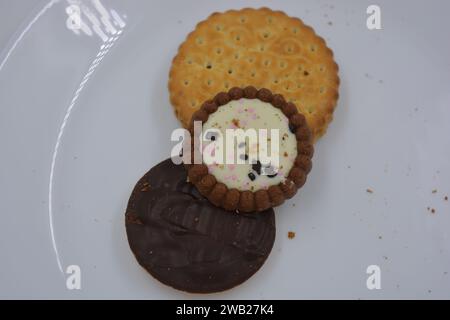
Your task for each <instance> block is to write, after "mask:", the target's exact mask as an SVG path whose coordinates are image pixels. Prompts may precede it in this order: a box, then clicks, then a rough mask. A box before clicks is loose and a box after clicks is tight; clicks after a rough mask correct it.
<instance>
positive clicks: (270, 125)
mask: <svg viewBox="0 0 450 320" xmlns="http://www.w3.org/2000/svg"><path fill="white" fill-rule="evenodd" d="M287 105H290V106H291V107H286V106H287ZM211 106H214V107H213V108H211ZM213 110H215V111H213ZM205 114H206V116H204V115H205ZM198 115H201V116H198ZM195 121H200V122H201V124H202V132H201V136H199V132H195V131H194V128H195V127H196V126H195V125H194V122H195ZM190 133H191V136H193V137H197V136H199V137H198V138H194V139H192V140H195V139H196V141H198V142H197V143H192V144H191V151H192V152H191V160H193V159H194V158H195V157H194V156H193V155H194V154H197V155H198V154H200V156H199V157H197V159H201V163H198V164H196V163H193V164H187V168H188V177H189V180H190V182H192V183H193V184H194V185H195V186H196V187H197V189H198V190H199V192H200V193H201V194H202V195H204V196H205V197H207V198H208V199H209V200H210V201H211V202H212V203H213V204H214V205H216V206H219V207H222V208H224V209H226V210H238V211H243V212H251V211H264V210H266V209H268V208H271V207H274V206H278V205H280V204H282V203H283V202H284V200H285V199H289V198H291V197H293V196H294V195H295V193H296V192H297V189H298V188H300V187H302V186H303V185H304V183H305V182H306V176H307V174H308V173H309V172H310V171H311V167H312V162H311V158H312V155H313V153H314V148H313V146H312V139H311V134H310V130H309V127H308V124H307V122H306V121H305V118H304V116H303V115H302V114H300V113H298V111H297V108H296V107H295V105H293V104H292V103H288V102H286V100H285V98H284V97H283V96H282V95H280V94H273V93H272V92H271V91H270V90H268V89H267V88H260V89H257V88H255V87H252V86H248V87H245V88H239V87H234V88H231V89H230V90H229V91H228V92H221V93H219V94H216V95H215V96H214V98H213V99H210V100H207V101H206V102H205V103H204V104H203V105H202V107H201V108H200V109H199V110H198V111H197V112H196V113H195V114H194V115H193V117H192V120H191V125H190ZM200 142H201V143H200Z"/></svg>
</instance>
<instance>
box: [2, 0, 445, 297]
mask: <svg viewBox="0 0 450 320" xmlns="http://www.w3.org/2000/svg"><path fill="white" fill-rule="evenodd" d="M83 2H86V3H88V1H83ZM102 2H103V4H104V6H105V7H106V8H107V9H108V10H109V9H112V8H114V9H115V10H116V11H117V12H118V13H119V14H120V15H121V16H122V17H124V19H125V21H126V23H127V25H126V26H125V28H124V32H123V34H122V35H121V36H120V38H119V39H118V40H117V41H116V42H115V43H114V46H113V47H112V48H111V50H110V51H109V52H108V53H107V54H106V55H105V57H104V59H103V60H102V61H101V63H100V64H99V65H98V66H97V67H96V69H95V72H94V73H93V74H92V75H91V77H90V78H89V81H88V82H87V83H86V84H85V85H84V87H83V90H81V92H80V93H79V96H78V99H76V101H75V103H74V104H73V109H72V112H71V113H70V117H69V118H68V121H67V124H66V126H65V128H64V132H63V135H62V137H61V141H60V146H59V149H58V154H57V156H56V162H55V166H54V176H53V193H52V211H51V216H52V225H53V231H54V233H53V237H52V233H51V223H50V215H49V179H50V168H51V163H52V156H53V153H54V149H55V143H56V139H57V136H58V132H59V131H60V128H61V124H62V122H63V119H64V117H65V115H66V112H67V109H68V107H69V105H70V104H71V101H72V99H73V97H74V95H75V92H76V91H77V89H78V88H79V85H80V82H82V80H83V77H84V76H85V74H86V73H87V72H88V69H89V67H90V65H91V62H92V61H93V60H94V58H95V56H96V55H97V53H98V50H99V47H100V45H101V41H100V39H99V38H98V37H96V36H92V37H89V36H86V35H79V36H77V35H75V34H74V33H73V32H72V31H71V30H68V29H67V28H66V19H67V15H66V13H65V11H64V9H65V7H66V6H67V3H66V2H65V1H62V0H61V1H60V2H59V3H56V4H55V5H53V6H52V7H50V8H49V9H48V10H46V11H45V12H43V13H42V12H41V13H42V14H41V15H40V16H39V18H38V19H34V18H35V17H36V15H37V14H38V13H39V12H40V10H41V9H42V8H43V7H44V6H45V5H46V4H47V2H46V1H13V0H0V50H1V51H0V63H2V64H3V66H2V68H1V69H0V147H1V149H0V161H1V162H0V164H1V165H0V199H1V201H0V215H1V222H0V298H67V299H72V298H146V299H154V298H168V299H170V298H198V297H200V298H223V299H231V298H232V299H241V298H248V299H270V298H285V299H299V298H350V299H357V298H361V299H380V298H447V299H448V298H450V275H449V274H447V272H450V251H449V240H450V239H449V233H450V202H449V201H444V199H443V198H444V196H446V195H447V196H450V163H449V156H450V128H449V122H450V90H449V87H450V61H449V57H450V42H449V41H448V23H447V18H448V12H450V2H448V1H377V2H375V3H376V4H378V5H380V7H381V9H382V27H383V29H382V30H376V31H369V30H368V29H367V28H366V17H367V15H366V8H367V6H368V5H369V4H373V3H374V2H372V1H370V2H369V1H339V2H338V1H335V2H334V1H251V2H250V1H247V2H245V1H221V2H219V1H189V2H188V1H137V0H136V1H126V2H125V1H118V0H117V1H113V0H111V1H110V0H103V1H102ZM250 5H251V6H253V7H260V6H263V5H266V6H269V7H271V8H273V9H280V10H283V11H285V12H287V13H288V14H289V15H291V16H297V17H300V18H301V19H303V20H304V21H305V23H307V24H309V25H311V26H313V27H314V29H315V30H316V32H317V33H318V34H320V35H321V36H323V37H324V38H325V39H326V40H327V43H328V45H329V46H330V47H331V48H332V49H333V51H334V52H335V56H336V60H337V62H338V64H339V66H340V78H341V88H340V96H341V97H340V100H339V103H338V108H337V110H336V112H335V119H334V121H333V122H332V124H331V125H330V127H329V130H328V133H327V135H326V136H325V137H324V138H323V139H321V140H320V141H319V142H318V143H317V145H316V153H315V156H314V162H313V164H314V166H313V171H312V172H311V174H310V176H309V178H308V182H307V184H306V185H305V187H304V188H303V189H302V190H301V192H300V193H299V194H298V195H297V196H296V197H295V198H294V199H292V200H291V201H289V202H287V203H285V204H284V205H283V206H282V207H280V208H277V209H276V220H277V239H276V242H275V246H274V249H273V251H272V253H271V255H270V257H269V259H268V260H267V262H266V264H265V265H264V266H263V267H262V269H261V270H260V271H259V272H258V273H257V274H256V275H255V276H253V277H252V278H251V279H250V280H248V281H247V282H245V283H244V284H242V285H241V286H239V287H237V288H235V289H233V290H230V291H227V292H224V293H220V294H214V295H208V296H199V295H189V294H185V293H181V292H178V291H175V290H173V289H171V288H168V287H165V286H163V285H161V284H159V283H158V282H157V281H155V280H154V279H152V278H151V277H150V276H149V275H147V274H146V272H145V271H144V270H143V269H141V268H140V267H139V266H138V264H137V262H136V261H135V259H134V257H133V255H132V253H131V251H130V250H129V247H128V243H127V240H126V234H125V228H124V210H125V207H126V203H127V201H128V197H129V194H130V192H131V189H132V187H133V186H134V183H135V182H136V181H137V179H139V178H140V177H141V175H142V174H143V173H145V172H146V171H147V170H148V169H149V168H150V167H152V166H153V165H155V164H157V163H158V162H159V161H161V160H163V159H165V158H167V157H168V156H169V151H170V148H171V146H172V145H171V144H170V141H169V138H170V133H171V131H172V130H173V129H174V128H176V127H178V126H179V124H178V122H177V120H176V119H175V116H174V114H173V111H172V109H171V106H170V104H169V99H168V92H167V80H168V71H169V67H170V62H171V59H172V57H173V56H174V55H175V54H176V50H177V47H178V45H179V44H180V43H181V42H182V41H183V39H184V38H185V37H186V35H187V33H188V32H189V31H191V30H192V29H193V28H194V26H195V24H196V23H197V22H199V21H200V20H202V19H205V18H206V17H207V16H208V15H209V14H210V13H212V12H214V11H224V10H227V9H230V8H241V7H245V6H250ZM33 21H34V22H33ZM30 22H32V23H31V24H30ZM329 22H331V24H330V23H329ZM24 31H25V32H24ZM19 38H20V39H21V40H18V39H19ZM367 188H371V189H373V193H367V192H366V189H367ZM434 189H436V190H437V192H436V193H432V190H434ZM427 207H430V208H434V209H435V213H434V214H432V213H431V212H430V211H429V210H427ZM288 231H294V232H296V237H295V239H292V240H289V239H288V238H287V233H288ZM55 248H56V249H57V252H58V256H59V259H60V262H61V265H62V268H63V269H65V268H66V267H67V266H68V265H71V264H77V265H79V266H80V267H81V270H82V289H81V290H78V291H77V290H73V291H69V290H67V289H66V286H65V278H66V275H65V274H63V273H61V271H60V270H59V269H58V264H57V259H56V257H57V256H56V252H55ZM371 264H376V265H379V266H380V267H381V272H382V280H381V283H382V289H381V290H368V289H367V288H366V278H367V276H368V275H367V274H366V268H367V266H369V265H371Z"/></svg>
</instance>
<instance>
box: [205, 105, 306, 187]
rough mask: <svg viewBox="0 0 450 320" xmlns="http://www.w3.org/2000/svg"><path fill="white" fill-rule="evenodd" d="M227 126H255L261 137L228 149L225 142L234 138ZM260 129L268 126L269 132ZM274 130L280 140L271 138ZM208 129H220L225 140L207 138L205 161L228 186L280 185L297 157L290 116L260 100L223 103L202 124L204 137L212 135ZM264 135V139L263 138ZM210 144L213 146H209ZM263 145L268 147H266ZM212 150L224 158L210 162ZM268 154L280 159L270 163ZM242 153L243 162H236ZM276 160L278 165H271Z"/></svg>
mask: <svg viewBox="0 0 450 320" xmlns="http://www.w3.org/2000/svg"><path fill="white" fill-rule="evenodd" d="M227 129H242V130H244V131H246V130H248V129H255V130H256V136H257V137H258V138H257V140H256V141H255V140H252V141H250V140H247V141H246V143H245V144H243V143H240V144H239V143H235V149H234V150H229V149H227V147H226V145H227V143H229V142H230V140H231V139H228V141H227V132H226V130H227ZM260 129H266V130H267V135H266V136H264V135H263V132H262V131H261V130H260ZM271 129H275V131H277V132H278V139H277V141H274V140H271V137H272V138H273V137H274V136H273V135H272V134H273V133H274V132H272V131H271ZM208 131H212V132H214V131H215V132H217V131H220V133H221V136H222V138H223V141H221V143H219V139H218V140H215V141H212V142H206V141H204V142H203V150H204V151H205V150H207V151H208V153H205V152H204V154H203V160H204V162H205V163H207V165H208V169H209V172H210V173H211V174H212V175H214V176H215V177H216V179H217V181H219V182H222V183H224V184H225V185H226V186H227V187H228V188H237V189H238V190H240V191H244V190H250V191H257V190H260V189H267V188H268V187H269V186H272V185H277V184H279V183H280V182H283V181H284V180H285V179H286V177H287V175H288V174H289V171H290V170H291V168H292V165H293V163H294V161H295V158H296V156H297V140H296V138H295V135H294V134H293V133H292V132H291V131H290V130H289V119H288V118H287V117H286V116H285V115H284V114H283V112H281V110H279V109H277V108H275V107H274V106H272V105H271V104H270V103H267V102H263V101H261V100H258V99H240V100H232V101H230V102H229V103H227V104H226V105H223V106H221V107H220V108H219V109H218V110H217V111H216V112H214V113H212V114H210V115H209V118H208V120H207V121H206V122H205V123H204V124H203V133H204V136H205V135H207V136H208V138H209V137H210V136H211V134H207V132H208ZM247 132H249V131H247ZM205 133H206V134H205ZM261 138H262V139H263V140H264V141H262V140H260V139H261ZM222 142H223V144H222ZM251 142H253V143H251ZM277 142H278V148H276V147H275V148H272V143H277ZM211 143H212V144H213V145H212V146H211V145H210V146H208V145H209V144H211ZM264 145H266V146H267V148H264ZM276 149H278V152H276V151H277V150H276ZM212 150H213V153H214V155H216V153H218V154H219V155H221V157H220V158H221V159H222V161H217V162H218V163H211V161H210V159H206V156H207V155H210V152H211V151H212ZM272 150H273V152H272ZM265 153H267V154H268V155H269V157H270V158H272V160H274V159H275V160H278V161H272V163H268V162H267V159H266V160H264V158H263V157H262V155H264V154H265ZM240 154H241V162H245V163H244V164H239V162H237V159H238V157H239V155H240ZM233 155H234V158H233ZM245 155H247V157H248V158H247V157H246V156H245ZM252 155H255V157H256V158H255V159H254V160H255V161H258V160H260V163H261V166H260V169H259V170H258V168H259V166H258V164H256V165H252V163H250V160H252V159H251V156H252ZM274 157H275V158H274ZM245 158H247V160H245ZM206 160H208V161H206ZM273 163H275V164H276V165H272V164H273ZM275 174H276V175H275Z"/></svg>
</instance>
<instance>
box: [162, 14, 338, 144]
mask: <svg viewBox="0 0 450 320" xmlns="http://www.w3.org/2000/svg"><path fill="white" fill-rule="evenodd" d="M247 85H253V86H255V87H257V88H263V87H265V88H268V89H270V90H272V91H275V92H279V93H280V94H282V95H283V96H284V97H286V99H288V100H289V101H292V102H294V103H295V104H296V105H297V107H298V109H299V112H301V113H303V114H304V115H305V117H306V119H307V122H308V125H309V126H310V128H311V130H312V132H313V135H314V139H315V140H316V139H317V138H319V137H320V136H322V135H323V134H324V133H325V131H326V129H327V126H328V124H329V123H330V122H331V120H332V118H333V111H334V108H335V106H336V102H337V99H338V89H339V77H338V65H337V64H336V62H335V61H334V59H333V52H332V51H331V50H330V49H329V48H328V47H327V46H326V43H325V41H324V40H323V39H322V38H321V37H319V36H317V35H316V34H315V32H314V30H313V29H312V28H311V27H309V26H307V25H305V24H304V23H303V22H302V21H301V20H300V19H298V18H291V17H289V16H287V15H286V14H285V13H283V12H281V11H272V10H270V9H268V8H261V9H250V8H246V9H242V10H239V11H236V10H230V11H227V12H224V13H213V14H212V15H211V16H210V17H209V18H208V19H206V20H204V21H202V22H200V23H199V24H198V25H197V27H196V28H195V30H194V31H192V32H191V33H190V34H189V35H188V37H187V39H186V40H185V42H183V43H182V44H181V45H180V47H179V50H178V54H177V55H176V56H175V58H174V59H173V62H172V67H171V70H170V74H169V91H170V101H171V103H172V105H173V107H174V109H175V114H176V116H177V118H178V119H179V120H180V121H181V123H182V124H183V126H185V127H188V126H189V121H190V119H191V116H192V114H193V113H194V112H195V111H196V110H198V109H199V108H200V106H201V105H202V103H203V102H205V101H206V99H208V98H209V97H211V96H214V95H215V94H216V93H218V92H221V91H227V90H228V89H230V88H232V87H235V86H237V87H244V86H247Z"/></svg>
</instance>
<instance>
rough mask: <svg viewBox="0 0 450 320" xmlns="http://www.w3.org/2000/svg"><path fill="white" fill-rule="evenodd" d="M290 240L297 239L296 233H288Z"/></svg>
mask: <svg viewBox="0 0 450 320" xmlns="http://www.w3.org/2000/svg"><path fill="white" fill-rule="evenodd" d="M288 238H289V239H294V238H295V232H293V231H289V232H288Z"/></svg>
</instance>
